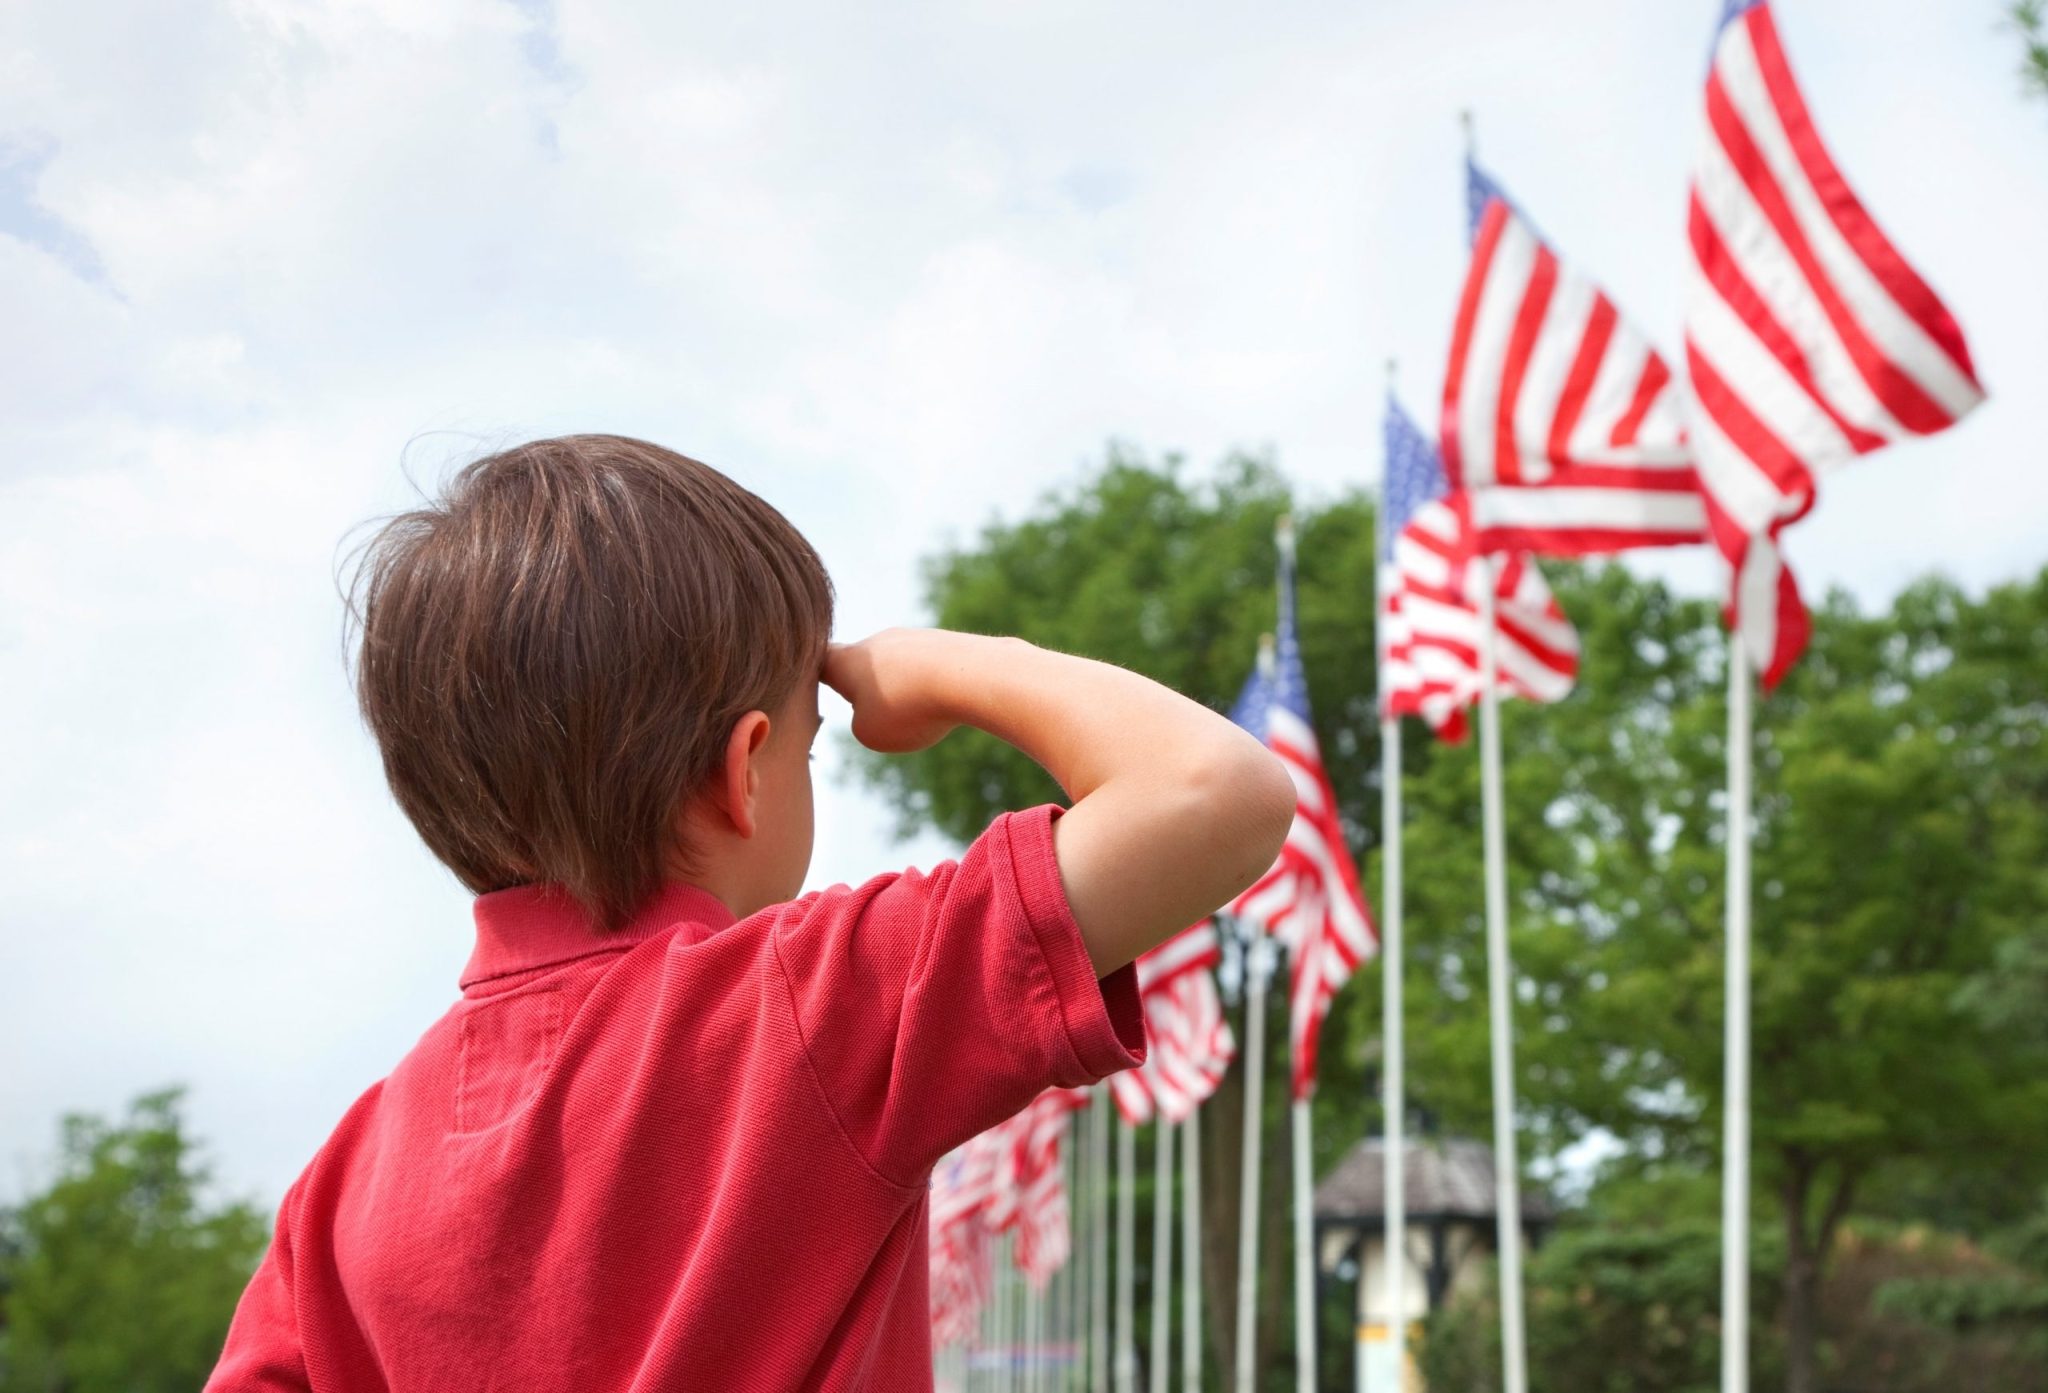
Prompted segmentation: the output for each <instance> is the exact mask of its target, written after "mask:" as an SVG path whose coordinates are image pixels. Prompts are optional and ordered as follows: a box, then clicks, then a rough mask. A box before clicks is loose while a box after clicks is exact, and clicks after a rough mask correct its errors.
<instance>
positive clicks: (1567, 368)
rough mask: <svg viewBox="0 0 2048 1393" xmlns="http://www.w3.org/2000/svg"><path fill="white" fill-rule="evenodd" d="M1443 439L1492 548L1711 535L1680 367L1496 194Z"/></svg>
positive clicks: (1473, 271)
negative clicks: (1689, 438)
mask: <svg viewBox="0 0 2048 1393" xmlns="http://www.w3.org/2000/svg"><path fill="white" fill-rule="evenodd" d="M1440 436H1441V445H1442V449H1443V457H1444V470H1445V472H1446V473H1447V474H1448V475H1449V477H1450V481H1451V486H1452V489H1453V490H1454V491H1456V490H1459V489H1463V490H1466V491H1468V492H1469V493H1470V494H1471V495H1472V513H1471V523H1472V527H1473V530H1474V533H1475V535H1476V537H1477V540H1478V544H1479V545H1480V547H1482V548H1483V549H1484V550H1486V551H1533V552H1538V553H1542V554H1546V555H1553V556H1583V555H1591V554H1595V553H1601V552H1612V551H1619V550H1622V549H1624V548H1628V547H1644V546H1670V545H1675V544H1679V543H1686V542H1697V541H1701V540H1703V539H1704V538H1705V536H1706V528H1707V522H1706V516H1705V513H1704V511H1703V509H1702V506H1701V500H1700V496H1699V481H1698V478H1697V476H1696V474H1695V472H1694V469H1693V461H1692V456H1691V452H1690V450H1689V449H1688V448H1687V446H1686V442H1685V430H1684V418H1683V414H1682V398H1681V395H1680V393H1679V391H1678V390H1677V387H1676V385H1675V384H1674V382H1673V381H1672V376H1671V370H1670V369H1669V368H1667V367H1666V366H1665V364H1664V360H1663V359H1662V358H1660V357H1658V355H1657V352H1656V350H1655V349H1653V348H1651V347H1650V344H1649V341H1648V340H1647V339H1645V338H1644V337H1643V336H1642V335H1641V334H1640V333H1638V332H1637V331H1636V329H1635V328H1634V326H1633V325H1631V324H1629V323H1628V321H1626V320H1625V319H1623V318H1622V317H1621V315H1620V313H1619V312H1618V311H1617V310H1616V309H1615V307H1614V303H1613V301H1611V300H1609V299H1608V298H1607V296H1606V295H1605V294H1603V293H1602V292H1601V291H1600V290H1599V289H1598V287H1596V286H1594V285H1593V284H1592V282H1590V281H1588V280H1586V279H1585V278H1584V277H1582V276H1580V275H1578V274H1577V273H1575V272H1574V271H1572V270H1571V268H1569V267H1567V266H1565V265H1564V264H1563V263H1562V262H1561V261H1560V260H1559V259H1558V257H1557V254H1556V253H1555V252H1553V251H1552V250H1551V249H1550V248H1549V247H1547V246H1545V245H1544V243H1543V241H1542V239H1541V238H1540V237H1538V236H1537V234H1536V231H1535V229H1534V228H1532V227H1531V226H1530V225H1529V224H1528V222H1527V220H1525V219H1524V218H1523V217H1522V216H1521V215H1520V214H1519V213H1517V212H1516V211H1515V209H1514V208H1513V207H1512V206H1511V205H1510V204H1509V203H1508V202H1507V200H1505V199H1503V198H1500V197H1497V196H1496V197H1493V198H1490V199H1489V200H1488V201H1487V204H1486V209H1485V212H1484V213H1483V215H1482V216H1481V218H1480V222H1479V230H1478V235H1477V238H1476V239H1475V241H1474V243H1473V247H1472V263H1471V267H1470V269H1469V270H1468V271H1467V272H1466V277H1465V287H1464V291H1463V293H1462V295H1461V296H1460V299H1459V304H1458V317H1457V321H1456V324H1455V326H1454V328H1453V330H1452V339H1451V357H1450V365H1449V369H1448V371H1447V373H1446V375H1445V379H1444V406H1443V422H1442V427H1441V431H1440Z"/></svg>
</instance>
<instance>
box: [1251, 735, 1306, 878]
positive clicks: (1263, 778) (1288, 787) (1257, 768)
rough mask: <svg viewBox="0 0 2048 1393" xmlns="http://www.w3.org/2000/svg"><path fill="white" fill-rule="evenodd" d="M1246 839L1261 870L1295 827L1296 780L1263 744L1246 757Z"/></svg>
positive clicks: (1276, 756) (1277, 853) (1277, 852)
mask: <svg viewBox="0 0 2048 1393" xmlns="http://www.w3.org/2000/svg"><path fill="white" fill-rule="evenodd" d="M1244 789H1245V792H1244V803H1245V839H1246V841H1247V842H1249V843H1254V844H1255V845H1252V846H1250V847H1248V848H1247V850H1248V851H1255V852H1257V856H1256V857H1254V859H1255V860H1257V861H1258V862H1259V864H1260V867H1261V869H1262V870H1263V868H1264V867H1265V866H1267V865H1270V864H1272V861H1273V858H1274V857H1276V856H1278V855H1279V854H1280V847H1281V845H1282V844H1283V843H1284V842H1286V840H1287V832H1288V829H1289V828H1291V827H1293V826H1294V807H1295V799H1294V779H1293V776H1291V775H1290V774H1289V773H1288V772H1287V766H1286V765H1285V764H1283V763H1281V762H1280V757H1279V756H1278V755H1276V754H1274V753H1273V752H1272V751H1271V750H1268V749H1266V748H1265V747H1264V746H1261V747H1260V748H1259V750H1258V752H1257V754H1256V755H1255V756H1252V757H1250V758H1248V759H1247V760H1246V768H1245V774H1244Z"/></svg>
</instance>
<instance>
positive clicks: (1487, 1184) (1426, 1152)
mask: <svg viewBox="0 0 2048 1393" xmlns="http://www.w3.org/2000/svg"><path fill="white" fill-rule="evenodd" d="M1406 1151H1407V1156H1406V1161H1407V1164H1406V1165H1405V1167H1404V1168H1403V1171H1402V1177H1401V1178H1402V1186H1401V1188H1402V1189H1403V1191H1405V1192H1406V1194H1407V1197H1408V1212H1409V1214H1411V1215H1413V1216H1416V1217H1418V1218H1420V1217H1423V1216H1425V1215H1430V1216H1434V1215H1441V1216H1443V1217H1445V1218H1455V1219H1492V1218H1493V1217H1494V1215H1495V1212H1496V1206H1495V1204H1494V1198H1493V1182H1494V1176H1493V1148H1491V1147H1489V1146H1487V1145H1485V1144H1484V1143H1482V1142H1476V1141H1473V1140H1471V1139H1470V1138H1468V1137H1425V1138H1421V1139H1418V1140H1414V1141H1410V1142H1409V1143H1408V1144H1407V1148H1406ZM1386 1164H1387V1144H1386V1139H1385V1138H1383V1137H1367V1138H1366V1139H1365V1140H1364V1141H1362V1142H1360V1143H1359V1144H1358V1145H1357V1146H1354V1147H1352V1148H1351V1151H1350V1153H1349V1154H1348V1155H1346V1156H1345V1158H1344V1159H1343V1161H1341V1162H1340V1163H1338V1166H1337V1168H1336V1169H1335V1170H1333V1171H1331V1172H1330V1173H1329V1174H1328V1175H1326V1176H1324V1177H1323V1181H1322V1183H1321V1184H1320V1185H1318V1186H1316V1218H1318V1219H1325V1220H1336V1221H1338V1222H1340V1223H1341V1222H1344V1221H1347V1220H1351V1221H1358V1220H1372V1221H1374V1222H1378V1221H1379V1220H1380V1219H1381V1218H1383V1217H1384V1215H1385V1211H1386V1205H1385V1186H1386V1179H1385V1176H1386ZM1555 1212H1556V1211H1555V1209H1554V1208H1553V1206H1552V1205H1551V1203H1550V1199H1549V1197H1548V1196H1547V1195H1545V1194H1543V1193H1542V1192H1541V1191H1540V1190H1524V1191H1523V1192H1522V1218H1523V1219H1524V1220H1526V1221H1530V1222H1543V1221H1547V1220H1548V1219H1550V1218H1551V1217H1552V1215H1553V1214H1554V1213H1555Z"/></svg>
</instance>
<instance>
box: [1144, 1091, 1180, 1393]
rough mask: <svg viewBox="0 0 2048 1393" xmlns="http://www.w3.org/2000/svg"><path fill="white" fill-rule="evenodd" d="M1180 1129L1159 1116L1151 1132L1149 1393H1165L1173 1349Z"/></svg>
mask: <svg viewBox="0 0 2048 1393" xmlns="http://www.w3.org/2000/svg"><path fill="white" fill-rule="evenodd" d="M1179 1130H1180V1129H1179V1128H1178V1127H1175V1126H1174V1125H1173V1124H1172V1123H1171V1122H1168V1121H1167V1120H1166V1115H1165V1114H1164V1113H1161V1114H1159V1124H1158V1126H1157V1128H1156V1129H1155V1130H1154V1131H1153V1133H1152V1151H1153V1155H1152V1161H1153V1166H1152V1365H1151V1368H1150V1369H1149V1370H1148V1371H1147V1372H1148V1373H1149V1374H1150V1379H1149V1383H1148V1386H1149V1387H1150V1388H1151V1390H1152V1393H1167V1390H1166V1366H1167V1363H1168V1362H1169V1360H1168V1356H1169V1355H1170V1354H1171V1353H1172V1350H1173V1344H1172V1341H1173V1141H1174V1136H1175V1134H1176V1133H1178V1132H1179Z"/></svg>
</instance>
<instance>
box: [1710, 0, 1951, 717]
mask: <svg viewBox="0 0 2048 1393" xmlns="http://www.w3.org/2000/svg"><path fill="white" fill-rule="evenodd" d="M1706 107H1707V138H1706V139H1705V140H1704V141H1703V142H1702V143H1701V149H1700V155H1699V163H1698V166H1697V168H1696V169H1695V170H1694V174H1693V186H1692V204H1691V208H1690V210H1689V216H1688V219H1687V221H1688V233H1689V240H1690V242H1691V247H1692V264H1691V267H1690V268H1689V270H1690V274H1689V277H1688V281H1689V284H1688V294H1687V297H1686V300H1687V303H1686V330H1685V350H1686V361H1687V364H1688V367H1689V371H1690V374H1691V377H1692V390H1693V395H1694V396H1695V397H1696V398H1697V400H1698V405H1699V409H1698V411H1697V412H1696V413H1695V414H1694V419H1693V443H1694V447H1695V449H1696V450H1697V451H1698V454H1699V468H1700V474H1701V478H1702V481H1703V483H1704V485H1705V487H1706V492H1707V497H1708V518H1709V522H1710V524H1711V527H1712V533H1713V539H1714V544H1715V545H1716V546H1717V547H1718V548H1719V549H1720V551H1721V553H1722V554H1723V555H1724V556H1725V557H1726V558H1727V559H1728V564H1729V568H1730V570H1731V572H1732V573H1733V579H1732V583H1731V593H1730V598H1729V612H1730V619H1731V622H1732V623H1733V624H1734V625H1735V626H1736V628H1737V631H1738V632H1739V633H1740V635H1741V637H1742V641H1743V643H1744V644H1745V646H1746V647H1747V649H1748V652H1749V654H1750V657H1751V660H1752V662H1753V663H1754V664H1755V665H1756V667H1757V668H1758V669H1759V670H1760V671H1761V672H1762V673H1763V677H1764V684H1765V685H1766V686H1767V687H1768V686H1771V685H1774V684H1775V683H1776V682H1777V681H1778V679H1779V678H1780V677H1782V676H1783V675H1784V673H1785V671H1786V670H1787V669H1788V668H1789V667H1790V666H1791V665H1792V663H1793V661H1794V660H1795V659H1797V658H1798V656H1799V653H1800V650H1801V649H1803V648H1804V647H1805V646H1806V639H1807V634H1808V631H1809V621H1808V619H1807V614H1806V606H1805V604H1804V603H1803V602H1802V601H1801V600H1800V598H1799V589H1798V586H1797V585H1796V584H1794V582H1793V579H1792V573H1791V571H1790V570H1789V569H1788V568H1787V567H1786V566H1785V564H1784V563H1783V561H1782V560H1781V559H1780V557H1779V555H1778V541H1777V538H1778V533H1779V531H1780V530H1782V529H1783V528H1784V527H1785V526H1786V525H1787V524H1788V523H1791V522H1795V521H1797V520H1798V519H1799V518H1800V517H1802V516H1804V515H1805V513H1806V511H1807V510H1808V509H1809V508H1811V507H1812V506H1813V503H1814V472H1815V470H1817V469H1820V468H1824V467H1828V466H1832V465H1836V464H1840V463H1842V462H1844V461H1846V460H1848V459H1851V458H1853V457H1854V456H1856V455H1860V454H1865V453H1868V452H1869V451H1871V450H1875V449H1877V448H1878V447H1880V446H1882V445H1887V444H1889V443H1891V442H1892V441H1895V440H1898V439H1900V438H1902V437H1904V436H1908V435H1928V434H1932V433H1933V432H1935V431H1938V430H1941V429H1943V428H1945V427H1947V426H1950V425H1953V424H1954V423H1955V422H1956V421H1957V420H1958V419H1959V418H1961V417H1962V416H1963V415H1965V414H1966V413H1968V412H1969V410H1970V409H1971V408H1972V407H1974V406H1975V405H1976V404H1977V403H1978V402H1979V401H1981V400H1983V396H1984V393H1983V389H1982V388H1981V387H1979V386H1978V384H1977V377H1976V372H1975V370H1974V369H1973V368H1972V366H1971V363H1970V350H1969V347H1968V346H1967V345H1966V344H1965V343H1964V342H1963V334H1962V330H1961V329H1960V328H1958V327H1957V325H1956V321H1955V319H1954V317H1953V316H1952V315H1950V313H1949V312H1948V309H1947V307H1946V306H1944V305H1943V304H1942V302H1941V301H1940V299H1939V298H1937V297H1936V296H1935V294H1934V292H1933V291H1932V290H1930V289H1928V287H1927V284H1926V282H1924V281H1923V280H1921V279H1920V277H1919V275H1918V274H1917V273H1916V272H1915V271H1914V270H1913V268H1912V267H1911V266H1909V265H1907V263H1906V260H1905V258H1904V257H1902V256H1900V255H1899V253H1898V252H1897V250H1895V249H1894V248H1893V246H1892V244H1891V243H1890V242H1889V241H1888V240H1887V239H1886V238H1885V236H1884V234H1883V233H1882V232H1881V231H1879V229H1878V227H1877V224H1876V223H1875V222H1873V221H1872V220H1871V217H1870V215H1869V214H1868V213H1867V212H1865V211H1864V209H1863V205H1862V203H1861V202H1859V201H1858V200H1857V197H1856V195H1855V193H1854V192H1853V191H1852V190H1851V189H1850V188H1849V185H1848V181H1847V180H1845V179H1844V178H1843V177H1842V174H1841V171H1840V170H1838V169H1837V168H1836V167H1835V162H1834V160H1833V159H1832V157H1830V156H1829V154H1828V151H1827V147H1826V146H1824V145H1823V144H1821V139H1820V133H1819V131H1818V130H1816V129H1815V127H1814V124H1813V118H1812V117H1811V116H1810V115H1809V114H1808V113H1807V109H1806V102H1805V100H1804V99H1803V98H1802V97H1801V96H1800V93H1799V88H1798V85H1797V84H1796V83H1795V82H1794V81H1793V79H1792V69H1791V67H1790V65H1789V64H1788V63H1787V62H1786V60H1785V50H1784V48H1783V46H1782V45H1781V44H1780V42H1779V39H1778V30H1777V26H1776V24H1775V23H1774V22H1773V21H1772V18H1771V10H1770V6H1769V5H1767V4H1764V3H1762V2H1761V0H1749V3H1732V4H1730V5H1729V6H1728V8H1727V11H1726V13H1725V14H1724V16H1723V21H1722V27H1721V32H1720V37H1719V39H1718V40H1717V42H1716V44H1715V48H1714V62H1713V67H1712V69H1711V70H1710V71H1709V72H1708V74H1707V93H1706Z"/></svg>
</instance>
